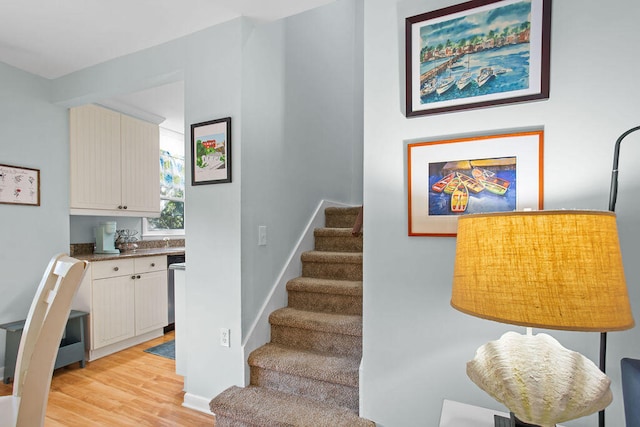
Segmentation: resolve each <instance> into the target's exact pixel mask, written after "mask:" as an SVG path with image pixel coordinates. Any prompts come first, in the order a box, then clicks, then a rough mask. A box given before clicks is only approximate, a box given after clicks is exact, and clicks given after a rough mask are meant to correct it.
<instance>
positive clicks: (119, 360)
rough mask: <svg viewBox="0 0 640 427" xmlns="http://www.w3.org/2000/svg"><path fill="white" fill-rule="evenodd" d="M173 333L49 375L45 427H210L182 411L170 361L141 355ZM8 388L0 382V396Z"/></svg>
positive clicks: (209, 420)
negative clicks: (50, 379)
mask: <svg viewBox="0 0 640 427" xmlns="http://www.w3.org/2000/svg"><path fill="white" fill-rule="evenodd" d="M173 337H174V336H173V332H170V333H168V334H166V335H165V336H164V337H161V338H157V339H154V340H152V341H148V342H146V343H143V344H140V345H137V346H135V347H132V348H129V349H127V350H123V351H121V352H118V353H116V354H113V355H110V356H107V357H104V358H102V359H98V360H95V361H93V362H88V363H87V365H86V367H85V368H84V369H81V368H80V367H79V364H78V363H74V364H73V365H71V366H69V367H66V368H60V369H57V370H56V371H55V372H54V375H53V380H52V382H51V392H50V393H49V404H48V405H47V417H46V420H45V426H46V427H59V426H65V427H75V426H78V427H80V426H82V427H88V426H91V427H94V426H109V427H111V426H118V427H120V426H131V427H134V426H135V427H138V426H151V427H156V426H160V427H165V426H166V427H174V426H189V427H201V426H202V427H204V426H207V427H213V426H214V417H213V416H212V415H208V414H204V413H202V412H199V411H195V410H192V409H187V408H184V407H182V406H181V405H182V400H183V395H184V392H183V391H182V385H183V380H182V377H181V376H179V375H177V374H176V373H175V361H173V360H171V359H166V358H164V357H160V356H156V355H153V354H149V353H145V352H144V350H145V349H147V348H149V347H152V346H154V345H157V344H161V343H162V342H164V341H167V340H171V339H173ZM11 390H12V385H11V384H4V383H1V382H0V396H4V395H8V394H11Z"/></svg>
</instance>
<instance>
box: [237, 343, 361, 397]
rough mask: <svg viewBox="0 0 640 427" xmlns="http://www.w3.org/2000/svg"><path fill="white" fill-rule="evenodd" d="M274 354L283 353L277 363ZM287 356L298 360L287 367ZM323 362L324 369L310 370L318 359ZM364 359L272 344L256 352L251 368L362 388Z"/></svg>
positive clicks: (250, 358) (253, 354)
mask: <svg viewBox="0 0 640 427" xmlns="http://www.w3.org/2000/svg"><path fill="white" fill-rule="evenodd" d="M273 352H277V353H279V354H278V355H277V356H278V361H277V362H274V360H273V359H272V358H271V354H270V353H273ZM283 353H286V354H289V355H291V356H294V358H293V359H289V360H288V361H287V363H283V361H282V354H283ZM320 358H322V359H323V361H324V364H323V365H324V366H323V367H322V369H317V370H316V369H312V368H310V366H313V367H317V366H318V363H317V361H316V360H315V359H320ZM360 359H361V358H360V357H358V358H354V357H349V356H341V355H340V356H339V355H334V354H326V353H318V352H314V351H309V350H302V349H299V348H294V347H287V346H284V345H281V344H274V343H268V344H265V345H263V346H262V347H260V348H258V349H256V350H254V351H252V352H251V354H250V355H249V359H248V362H249V366H250V367H256V368H261V369H266V370H271V371H276V372H281V373H285V374H288V375H295V376H299V377H303V378H308V379H311V380H316V381H324V382H328V383H332V384H338V385H343V386H347V387H354V388H358V386H359V380H358V378H359V361H360ZM331 362H333V363H331ZM327 365H329V366H327Z"/></svg>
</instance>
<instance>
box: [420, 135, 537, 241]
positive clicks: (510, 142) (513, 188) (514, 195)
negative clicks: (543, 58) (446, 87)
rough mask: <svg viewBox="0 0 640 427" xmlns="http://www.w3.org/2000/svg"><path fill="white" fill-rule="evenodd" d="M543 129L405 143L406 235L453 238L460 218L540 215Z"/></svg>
mask: <svg viewBox="0 0 640 427" xmlns="http://www.w3.org/2000/svg"><path fill="white" fill-rule="evenodd" d="M543 147H544V132H543V131H542V130H522V131H517V132H504V133H496V134H488V135H475V136H461V137H452V138H445V139H436V140H430V141H422V142H413V143H409V144H407V171H408V177H407V187H408V189H407V193H408V199H409V200H408V213H409V236H441V237H449V236H455V235H456V229H457V222H458V220H457V218H458V217H459V216H460V215H466V214H470V213H481V212H485V213H486V212H509V211H517V210H526V209H531V210H542V208H543Z"/></svg>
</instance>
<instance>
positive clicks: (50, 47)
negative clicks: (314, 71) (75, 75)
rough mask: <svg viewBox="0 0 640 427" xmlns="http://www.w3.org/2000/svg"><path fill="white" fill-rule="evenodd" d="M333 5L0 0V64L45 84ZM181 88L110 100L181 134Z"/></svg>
mask: <svg viewBox="0 0 640 427" xmlns="http://www.w3.org/2000/svg"><path fill="white" fill-rule="evenodd" d="M332 1H334V0H108V1H107V0H56V1H52V0H0V3H1V5H2V7H1V9H2V13H0V62H4V63H6V64H9V65H12V66H14V67H16V68H19V69H21V70H24V71H27V72H29V73H32V74H36V75H39V76H42V77H45V78H47V79H55V78H57V77H60V76H63V75H65V74H69V73H71V72H74V71H77V70H80V69H83V68H86V67H89V66H92V65H96V64H99V63H102V62H105V61H108V60H110V59H113V58H117V57H119V56H123V55H127V54H130V53H133V52H137V51H140V50H143V49H146V48H148V47H151V46H156V45H159V44H162V43H165V42H167V41H169V40H173V39H176V38H179V37H182V36H185V35H187V34H191V33H194V32H196V31H199V30H202V29H204V28H207V27H210V26H213V25H216V24H219V23H221V22H225V21H229V20H231V19H234V18H237V17H240V16H246V17H249V18H252V19H256V20H259V21H272V20H276V19H280V18H284V17H286V16H290V15H294V14H296V13H300V12H303V11H305V10H309V9H312V8H315V7H318V6H320V5H323V4H327V3H330V2H332ZM183 97H184V92H183V88H182V84H171V85H167V86H163V87H161V88H158V89H157V90H154V89H150V90H145V91H142V92H139V93H136V94H129V95H127V96H123V97H119V98H118V99H116V100H114V101H115V102H118V103H126V104H129V105H131V106H132V107H134V108H138V109H142V110H144V111H147V112H149V113H152V114H155V115H157V116H161V117H165V118H166V121H165V122H164V123H163V124H162V125H161V126H164V127H168V128H169V129H173V130H176V128H177V130H179V131H180V132H183V130H184V125H183V123H184V119H183V117H182V116H183V115H184V111H183V101H182V100H183Z"/></svg>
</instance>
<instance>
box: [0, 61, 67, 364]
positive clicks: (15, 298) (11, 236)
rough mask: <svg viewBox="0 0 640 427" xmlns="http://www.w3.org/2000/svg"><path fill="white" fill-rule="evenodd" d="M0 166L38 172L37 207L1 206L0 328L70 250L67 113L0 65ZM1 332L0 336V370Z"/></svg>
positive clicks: (21, 313)
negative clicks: (57, 257) (48, 269)
mask: <svg viewBox="0 0 640 427" xmlns="http://www.w3.org/2000/svg"><path fill="white" fill-rule="evenodd" d="M0 82H1V83H0V163H2V164H8V165H13V166H22V167H27V168H34V169H40V197H41V199H40V206H20V205H7V204H0V230H1V231H2V239H1V241H2V246H3V248H2V250H1V251H0V271H2V274H1V275H0V295H2V296H1V297H0V323H5V322H10V321H14V320H19V319H24V318H25V317H26V316H27V312H28V310H29V306H30V304H31V300H32V299H33V295H34V293H35V290H36V288H37V286H38V284H39V283H40V279H41V278H42V274H43V272H44V269H45V268H46V267H47V264H48V263H49V260H50V259H51V257H52V256H53V255H55V254H57V253H61V252H67V251H68V250H69V201H68V200H69V131H68V127H69V126H68V119H67V110H66V109H65V108H62V107H58V106H56V105H53V104H51V102H50V84H49V82H48V81H47V80H45V79H42V78H39V77H36V76H33V75H31V74H27V73H25V72H23V71H19V70H17V69H15V68H13V67H10V66H8V65H6V64H3V63H0ZM4 339H5V332H4V330H3V331H0V366H3V365H4V363H3V362H4Z"/></svg>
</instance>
